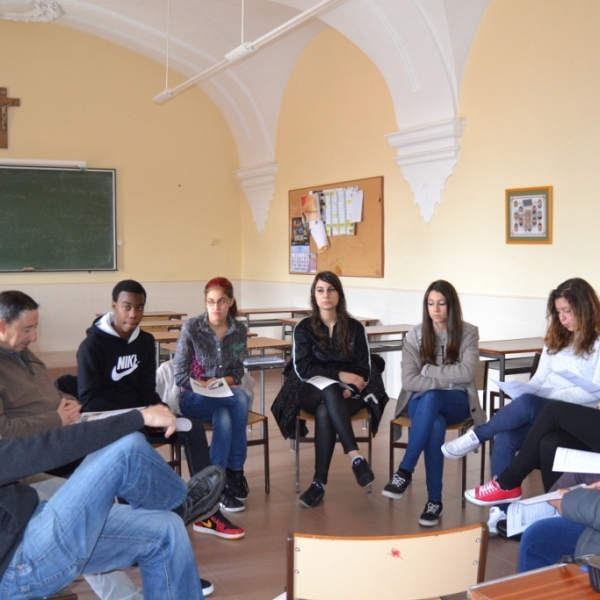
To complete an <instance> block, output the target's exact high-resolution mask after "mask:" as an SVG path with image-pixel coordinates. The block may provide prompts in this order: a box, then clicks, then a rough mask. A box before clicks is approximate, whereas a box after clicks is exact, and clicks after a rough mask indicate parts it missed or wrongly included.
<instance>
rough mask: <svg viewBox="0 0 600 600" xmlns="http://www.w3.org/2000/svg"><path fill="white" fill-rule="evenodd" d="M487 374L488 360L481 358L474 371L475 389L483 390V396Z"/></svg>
mask: <svg viewBox="0 0 600 600" xmlns="http://www.w3.org/2000/svg"><path fill="white" fill-rule="evenodd" d="M487 374H488V361H486V360H481V361H479V366H478V367H477V373H475V389H476V390H477V391H478V392H483V393H484V396H485V392H486V389H487Z"/></svg>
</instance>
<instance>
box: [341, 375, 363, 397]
mask: <svg viewBox="0 0 600 600" xmlns="http://www.w3.org/2000/svg"><path fill="white" fill-rule="evenodd" d="M338 376H339V378H340V381H341V382H342V383H347V384H348V385H353V386H354V387H356V388H358V391H359V392H362V391H363V390H364V389H365V388H366V387H367V382H366V381H365V380H364V379H363V378H362V377H361V376H360V375H357V374H356V373H348V372H347V371H340V372H339V374H338Z"/></svg>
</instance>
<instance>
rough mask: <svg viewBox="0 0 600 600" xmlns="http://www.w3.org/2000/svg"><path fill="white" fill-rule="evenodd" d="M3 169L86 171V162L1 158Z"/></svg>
mask: <svg viewBox="0 0 600 600" xmlns="http://www.w3.org/2000/svg"><path fill="white" fill-rule="evenodd" d="M0 166H3V167H62V168H65V169H69V168H70V169H86V168H87V162H86V161H85V160H52V159H49V160H46V159H40V158H0Z"/></svg>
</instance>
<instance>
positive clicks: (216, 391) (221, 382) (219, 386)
mask: <svg viewBox="0 0 600 600" xmlns="http://www.w3.org/2000/svg"><path fill="white" fill-rule="evenodd" d="M190 382H191V384H192V391H193V392H194V393H195V394H198V395H199V396H207V397H208V398H227V397H228V396H232V395H233V394H232V393H231V389H230V387H229V386H228V385H227V382H226V381H225V379H224V378H223V377H221V379H216V380H215V381H213V382H212V383H210V384H209V385H208V386H207V387H204V386H203V385H200V383H199V382H197V381H196V380H195V379H193V378H191V377H190Z"/></svg>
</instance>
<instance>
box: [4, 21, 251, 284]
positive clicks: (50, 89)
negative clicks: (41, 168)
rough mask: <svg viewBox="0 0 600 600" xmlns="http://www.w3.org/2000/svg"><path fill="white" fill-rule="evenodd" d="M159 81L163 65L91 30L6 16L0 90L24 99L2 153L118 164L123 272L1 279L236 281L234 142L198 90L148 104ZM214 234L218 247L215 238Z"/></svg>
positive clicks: (12, 117) (237, 224)
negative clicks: (219, 277) (12, 19)
mask: <svg viewBox="0 0 600 600" xmlns="http://www.w3.org/2000/svg"><path fill="white" fill-rule="evenodd" d="M164 80H165V79H164V67H163V66H161V65H159V64H158V63H156V62H154V61H152V60H149V59H147V58H145V57H142V56H140V55H139V54H137V53H134V52H132V51H130V50H126V49H124V48H121V47H119V46H117V45H115V44H112V43H109V42H106V41H103V40H101V39H99V38H96V37H94V36H90V35H87V34H83V33H80V32H77V31H75V30H73V29H71V28H68V27H63V26H61V25H58V24H42V23H14V22H9V21H2V20H0V86H3V87H7V88H8V93H9V96H11V97H19V98H20V99H21V106H20V107H19V108H12V109H10V110H9V148H8V149H6V150H0V158H3V157H7V158H8V157H11V158H42V159H77V160H87V163H88V167H98V168H115V169H116V170H117V237H118V238H119V239H121V240H122V242H123V245H122V247H120V248H119V250H118V262H119V265H118V266H119V271H117V272H116V273H115V272H105V273H100V272H98V273H92V274H88V273H72V274H65V273H48V274H44V273H35V274H0V286H5V285H8V284H22V283H55V282H56V283H58V282H61V283H62V282H83V281H85V282H97V281H117V280H119V279H123V278H126V277H133V278H136V279H140V280H141V281H145V282H150V281H195V280H200V281H203V280H206V279H208V278H210V277H212V276H214V275H215V273H219V274H221V273H223V274H227V276H229V277H231V278H232V279H234V278H238V277H239V276H240V259H239V257H240V253H241V246H240V211H239V204H240V202H241V196H240V191H239V184H238V182H237V180H236V178H235V170H236V169H237V168H238V157H237V150H236V148H235V145H234V142H233V138H232V136H231V133H230V131H229V129H228V127H227V125H226V123H225V121H224V119H223V117H222V116H221V114H220V113H219V112H218V110H217V109H216V107H215V106H214V104H213V103H212V102H211V101H210V100H209V98H208V97H207V96H206V95H205V94H204V93H203V92H202V91H200V90H199V89H198V88H194V89H191V90H189V91H188V92H186V93H185V94H181V95H180V97H178V98H177V102H171V103H167V104H165V105H162V106H158V105H156V104H155V103H154V102H152V98H153V96H155V95H156V94H157V93H158V92H159V91H160V90H161V89H162V88H163V86H164ZM180 80H181V78H178V77H177V76H176V75H174V76H172V78H171V81H172V82H173V85H176V84H177V83H178V82H179V81H180ZM0 218H1V217H0ZM0 227H1V226H0ZM0 231H1V229H0ZM0 234H1V233H0ZM211 238H212V239H215V240H218V242H219V243H218V244H216V245H212V246H211V245H209V239H211Z"/></svg>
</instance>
